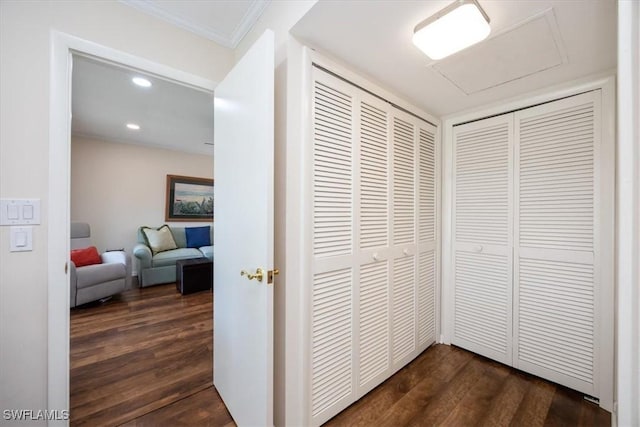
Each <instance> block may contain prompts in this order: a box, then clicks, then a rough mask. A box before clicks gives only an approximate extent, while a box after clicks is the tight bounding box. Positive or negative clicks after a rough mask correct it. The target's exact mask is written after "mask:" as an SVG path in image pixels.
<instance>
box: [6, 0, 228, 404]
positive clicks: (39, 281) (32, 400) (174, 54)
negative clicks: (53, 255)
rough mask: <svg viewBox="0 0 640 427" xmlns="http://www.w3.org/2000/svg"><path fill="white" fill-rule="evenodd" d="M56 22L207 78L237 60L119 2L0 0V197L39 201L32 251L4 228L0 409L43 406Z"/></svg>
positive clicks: (77, 33)
mask: <svg viewBox="0 0 640 427" xmlns="http://www.w3.org/2000/svg"><path fill="white" fill-rule="evenodd" d="M52 30H58V31H61V32H65V33H68V34H71V35H74V36H76V37H79V38H82V39H85V40H90V41H92V42H94V43H97V44H100V45H103V46H108V47H110V48H113V49H118V50H120V51H124V52H127V53H130V54H133V55H137V56H140V57H144V58H146V59H147V60H150V61H154V62H157V63H160V64H164V65H166V66H169V67H173V68H175V69H178V70H181V71H184V72H188V73H191V74H194V75H197V76H200V77H202V78H206V79H209V80H212V81H219V80H221V79H222V77H223V76H224V75H225V74H226V73H227V71H228V70H229V69H230V67H231V65H232V63H233V61H234V56H233V52H232V51H231V50H229V49H225V48H223V47H220V46H218V45H216V44H215V43H213V42H210V41H207V40H205V39H203V38H200V37H198V36H195V35H193V34H191V33H188V32H186V31H183V30H180V29H178V28H176V27H173V26H171V25H169V24H167V23H164V22H162V21H160V20H157V19H154V18H151V17H149V16H147V15H144V14H142V13H140V12H138V11H136V10H135V9H132V8H129V7H127V6H124V5H122V4H120V3H118V2H114V1H104V2H102V1H101V2H94V1H91V2H71V1H69V2H61V1H52V2H49V1H30V2H24V1H11V0H2V1H0V64H1V67H2V68H1V72H0V93H1V94H2V96H0V197H2V198H10V197H12V198H25V197H29V198H39V199H41V201H42V202H41V203H42V223H41V225H39V226H34V236H33V239H34V241H33V244H34V250H33V251H32V252H21V253H10V252H9V250H8V248H9V229H8V227H0V402H1V404H0V406H1V409H5V408H14V409H34V410H37V409H44V408H46V407H47V374H48V373H47V352H48V351H47V340H48V333H47V301H48V295H47V276H48V270H47V264H48V254H47V245H48V241H47V236H48V232H49V229H48V223H47V219H48V215H49V211H48V201H49V200H48V198H49V195H48V192H49V183H48V173H49V157H50V153H49V114H50V107H49V100H50V99H49V95H50V86H49V84H50V79H51V71H50V59H51V57H50V54H51V31H52ZM54 197H55V195H54ZM60 268H63V266H62V265H61V266H60ZM51 409H64V408H51Z"/></svg>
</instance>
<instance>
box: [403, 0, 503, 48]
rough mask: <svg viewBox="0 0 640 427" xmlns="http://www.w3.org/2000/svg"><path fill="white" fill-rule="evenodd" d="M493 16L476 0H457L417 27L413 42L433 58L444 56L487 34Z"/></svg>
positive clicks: (484, 37) (477, 40)
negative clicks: (490, 17) (488, 14)
mask: <svg viewBox="0 0 640 427" xmlns="http://www.w3.org/2000/svg"><path fill="white" fill-rule="evenodd" d="M489 22H490V21H489V17H488V16H487V14H486V13H485V11H484V10H482V7H480V4H478V2H477V1H476V0H456V1H455V2H454V3H452V4H450V5H449V6H447V7H445V8H444V9H442V10H441V11H440V12H438V13H436V14H435V15H433V16H431V17H429V18H427V19H425V20H424V21H422V22H421V23H419V24H418V25H416V28H415V29H414V30H413V44H415V45H416V46H417V47H418V48H419V49H420V50H421V51H423V52H424V53H425V54H426V55H427V56H428V57H429V58H431V59H442V58H444V57H446V56H449V55H451V54H453V53H456V52H458V51H460V50H462V49H464V48H466V47H469V46H471V45H473V44H476V43H478V42H480V41H482V40H484V39H486V38H487V36H488V35H489V33H490V32H491V27H490V26H489Z"/></svg>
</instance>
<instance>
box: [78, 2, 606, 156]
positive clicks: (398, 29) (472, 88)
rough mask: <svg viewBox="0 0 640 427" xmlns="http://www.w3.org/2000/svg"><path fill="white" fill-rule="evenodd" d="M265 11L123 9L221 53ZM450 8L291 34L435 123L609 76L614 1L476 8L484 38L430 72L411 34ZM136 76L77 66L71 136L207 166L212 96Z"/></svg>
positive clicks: (345, 21)
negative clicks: (164, 152) (133, 125)
mask: <svg viewBox="0 0 640 427" xmlns="http://www.w3.org/2000/svg"><path fill="white" fill-rule="evenodd" d="M268 1H269V0H231V1H227V0H224V1H223V0H216V1H191V0H181V1H172V0H121V2H123V3H125V4H127V5H130V6H133V7H136V8H138V9H140V10H143V11H145V12H147V13H150V14H151V15H153V16H156V17H158V18H161V19H164V20H167V21H169V22H171V23H173V24H175V25H177V26H180V27H182V28H185V29H187V30H189V31H192V32H194V33H196V34H199V35H201V36H204V37H207V38H209V39H211V40H214V41H216V42H217V43H220V44H222V45H225V46H229V47H234V46H236V45H237V44H238V42H239V41H240V40H241V39H242V37H243V36H244V35H245V34H246V32H247V31H248V30H249V29H250V28H251V26H253V24H254V23H255V22H256V20H257V19H258V18H259V16H260V14H261V13H262V12H263V10H264V8H265V7H266V5H267V4H268ZM452 1H453V0H430V1H423V0H403V1H397V0H376V1H373V0H369V1H364V0H349V1H346V0H345V1H335V0H320V1H318V2H317V3H316V4H315V5H314V6H313V7H312V8H311V10H310V11H309V12H308V13H307V14H306V15H305V16H304V17H303V18H302V19H301V20H300V21H299V22H298V23H297V24H296V25H295V26H294V28H293V29H292V33H293V34H294V35H296V36H297V37H299V38H300V39H301V40H303V41H304V42H305V43H307V44H308V45H310V46H312V47H315V48H317V49H318V50H320V51H323V52H325V53H327V54H329V55H330V56H331V57H335V58H337V59H339V60H341V61H342V62H345V63H347V64H349V65H350V66H351V67H353V68H355V69H356V70H359V71H360V72H361V73H363V74H365V75H368V76H369V77H370V78H371V79H373V80H374V81H377V82H378V83H380V84H381V85H382V86H384V87H386V88H388V89H390V90H392V91H394V92H396V93H397V94H398V95H399V96H401V97H403V98H405V99H407V100H408V101H410V102H411V103H413V104H415V105H416V106H418V107H420V108H422V109H424V110H426V111H428V112H430V113H432V114H434V115H435V116H438V117H442V116H444V115H447V114H451V113H455V112H460V111H464V110H467V109H470V108H473V107H478V106H482V105H487V104H491V103H495V102H501V101H503V100H506V99H509V98H513V97H516V96H519V95H522V94H525V93H528V92H532V91H535V90H538V89H543V88H545V87H549V86H553V85H556V84H560V83H564V82H567V81H570V80H574V79H578V78H580V77H584V76H588V75H592V74H597V73H601V72H605V71H609V70H612V69H615V67H616V13H617V12H616V1H615V0H479V1H480V4H481V5H482V7H483V8H484V9H485V11H486V12H487V14H488V15H489V17H490V19H491V28H492V31H491V35H490V36H489V38H488V39H487V40H485V41H483V42H481V43H479V44H477V45H475V46H472V47H470V48H468V49H466V50H464V51H462V52H459V53H457V54H454V55H452V56H450V57H448V58H445V59H443V60H440V61H431V60H430V59H429V58H428V57H426V56H425V55H424V54H423V53H422V52H420V51H419V50H418V49H417V48H416V47H415V46H414V45H413V44H412V42H411V36H412V34H413V28H414V27H415V26H416V24H418V23H420V22H421V21H423V20H424V19H426V18H427V17H429V16H431V15H432V14H434V13H436V12H438V11H439V10H440V9H442V8H443V7H445V6H447V5H449V4H450V3H451V2H452ZM134 74H136V73H135V72H134V71H132V70H128V69H118V68H117V67H114V66H112V65H107V64H104V63H100V62H96V61H93V60H89V59H86V58H82V57H76V60H75V64H74V72H73V124H72V131H73V132H74V134H76V135H78V134H82V135H85V136H92V137H97V138H102V139H106V140H111V141H120V142H128V143H139V144H145V145H151V146H156V147H164V148H171V149H177V150H182V151H187V152H193V153H204V154H209V155H212V154H213V147H212V146H209V145H205V144H204V143H205V142H210V141H212V140H213V108H212V95H211V94H208V93H203V92H201V91H198V90H195V89H192V88H187V87H185V86H181V85H178V84H175V83H173V82H168V81H165V80H161V79H158V78H155V77H151V78H150V79H151V80H152V81H153V82H154V85H153V87H152V88H151V89H148V90H145V89H141V88H139V87H136V86H134V85H133V84H132V83H131V77H133V75H134ZM131 121H135V122H137V123H138V124H140V126H141V127H142V129H141V130H140V131H138V132H132V131H130V130H128V129H126V128H125V124H126V123H127V122H131Z"/></svg>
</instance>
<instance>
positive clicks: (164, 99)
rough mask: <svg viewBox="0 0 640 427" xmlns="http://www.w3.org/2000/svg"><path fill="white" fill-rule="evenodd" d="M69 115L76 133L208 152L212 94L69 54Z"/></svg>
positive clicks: (117, 140)
mask: <svg viewBox="0 0 640 427" xmlns="http://www.w3.org/2000/svg"><path fill="white" fill-rule="evenodd" d="M136 76H144V77H145V78H146V79H148V80H149V81H150V82H151V83H152V86H151V87H149V88H142V87H139V86H137V85H135V84H133V82H132V80H131V79H132V78H133V77H136ZM72 116H73V118H72V121H71V131H72V134H73V135H75V136H85V137H90V138H98V139H102V140H106V141H111V142H122V143H132V144H141V145H147V146H151V147H156V148H167V149H172V150H180V151H184V152H190V153H199V154H207V155H213V145H206V144H205V143H213V94H212V93H209V92H205V91H202V90H199V89H194V88H191V87H188V86H184V85H181V84H178V83H175V82H172V81H168V80H164V79H161V78H158V77H155V76H151V75H145V74H143V73H140V72H138V71H136V70H132V69H129V68H125V67H122V66H117V65H114V64H111V63H106V62H102V61H98V60H94V59H89V58H86V57H83V56H77V55H76V56H74V62H73V82H72ZM127 123H135V124H138V125H139V126H140V129H139V130H130V129H127V127H126V125H127Z"/></svg>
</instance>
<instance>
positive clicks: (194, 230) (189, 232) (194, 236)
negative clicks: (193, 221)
mask: <svg viewBox="0 0 640 427" xmlns="http://www.w3.org/2000/svg"><path fill="white" fill-rule="evenodd" d="M184 234H185V235H186V237H187V247H188V248H201V247H203V246H211V226H209V225H207V226H206V227H187V228H185V229H184Z"/></svg>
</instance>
